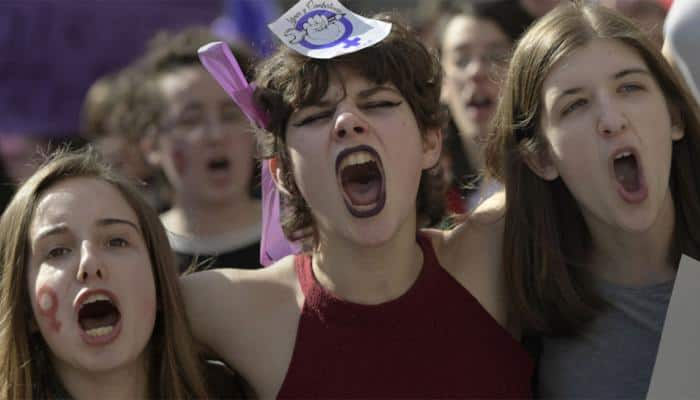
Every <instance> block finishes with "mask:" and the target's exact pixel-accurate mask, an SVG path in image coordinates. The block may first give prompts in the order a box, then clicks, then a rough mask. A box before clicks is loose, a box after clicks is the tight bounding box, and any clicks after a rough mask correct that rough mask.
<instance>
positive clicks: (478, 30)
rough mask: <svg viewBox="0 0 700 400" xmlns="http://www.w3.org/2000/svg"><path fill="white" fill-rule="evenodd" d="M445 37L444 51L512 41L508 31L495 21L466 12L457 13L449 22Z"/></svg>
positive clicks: (506, 43)
mask: <svg viewBox="0 0 700 400" xmlns="http://www.w3.org/2000/svg"><path fill="white" fill-rule="evenodd" d="M443 38H444V39H443V41H442V49H443V51H451V50H459V49H460V48H462V47H474V46H493V45H508V44H509V43H510V39H509V38H508V36H507V35H506V33H505V32H503V30H502V29H501V28H500V27H499V26H498V25H497V24H496V23H495V22H494V21H492V20H490V19H488V18H479V17H476V16H471V15H464V14H462V15H456V16H454V17H452V18H451V19H450V20H449V21H448V22H447V26H446V27H445V32H444V34H443Z"/></svg>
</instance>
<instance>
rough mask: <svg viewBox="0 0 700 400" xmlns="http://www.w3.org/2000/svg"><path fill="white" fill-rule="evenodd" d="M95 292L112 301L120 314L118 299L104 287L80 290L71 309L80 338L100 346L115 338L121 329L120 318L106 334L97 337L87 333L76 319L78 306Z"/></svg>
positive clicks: (87, 342)
mask: <svg viewBox="0 0 700 400" xmlns="http://www.w3.org/2000/svg"><path fill="white" fill-rule="evenodd" d="M95 294H103V295H105V296H107V297H109V299H110V300H111V301H112V303H114V305H115V307H117V309H118V310H119V313H120V314H121V307H120V305H119V300H118V299H117V296H116V295H115V294H114V293H112V292H110V291H109V290H106V289H90V290H86V291H84V292H82V293H81V294H80V295H79V296H78V298H77V299H76V300H75V303H74V305H73V309H74V311H75V323H76V325H78V330H79V332H80V338H81V339H83V341H84V342H85V343H86V344H89V345H95V346H100V345H106V344H109V343H111V342H113V341H114V340H116V339H117V337H118V336H119V334H120V333H121V331H122V318H119V321H117V324H116V325H115V326H114V328H112V332H110V333H109V334H108V335H105V336H98V337H93V336H90V335H88V334H87V333H86V332H85V331H84V330H83V328H82V327H81V326H80V321H79V320H78V315H79V311H80V306H81V305H82V304H83V302H85V300H87V298H88V297H90V296H92V295H95Z"/></svg>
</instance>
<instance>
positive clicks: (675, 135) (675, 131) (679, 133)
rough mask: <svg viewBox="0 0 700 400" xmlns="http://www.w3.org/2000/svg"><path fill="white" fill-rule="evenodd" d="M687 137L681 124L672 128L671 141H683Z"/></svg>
mask: <svg viewBox="0 0 700 400" xmlns="http://www.w3.org/2000/svg"><path fill="white" fill-rule="evenodd" d="M683 136H685V129H684V128H683V125H681V124H674V125H673V126H671V140H674V141H676V140H681V139H683Z"/></svg>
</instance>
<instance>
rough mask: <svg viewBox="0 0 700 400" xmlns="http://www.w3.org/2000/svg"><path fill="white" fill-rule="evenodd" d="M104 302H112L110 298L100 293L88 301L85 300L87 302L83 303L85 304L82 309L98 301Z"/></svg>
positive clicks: (91, 296) (90, 297)
mask: <svg viewBox="0 0 700 400" xmlns="http://www.w3.org/2000/svg"><path fill="white" fill-rule="evenodd" d="M102 300H107V301H109V302H111V300H110V299H109V297H107V296H105V295H104V294H102V293H98V294H93V295H90V296H89V297H88V298H87V299H85V301H83V304H82V305H81V307H82V306H85V305H87V304H90V303H94V302H96V301H102Z"/></svg>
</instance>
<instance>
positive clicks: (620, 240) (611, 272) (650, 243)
mask: <svg viewBox="0 0 700 400" xmlns="http://www.w3.org/2000/svg"><path fill="white" fill-rule="evenodd" d="M674 226H675V212H674V207H673V200H672V198H671V195H670V192H669V194H667V196H666V198H665V199H664V202H663V205H662V207H661V209H660V210H659V215H658V216H657V217H656V220H655V221H654V223H653V225H652V226H651V228H650V229H648V230H647V231H645V232H627V231H622V230H619V229H618V230H615V231H614V232H612V231H609V232H605V233H603V232H600V230H598V231H595V230H593V229H591V235H592V236H593V249H594V250H593V257H592V261H593V262H592V272H593V273H594V274H595V275H596V276H598V277H600V278H603V279H605V280H607V281H610V282H613V283H617V284H621V285H625V286H644V285H650V284H654V283H661V282H665V281H668V280H670V279H673V276H674V274H675V268H674V265H673V263H672V259H671V257H670V251H671V244H672V240H673V231H674Z"/></svg>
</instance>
